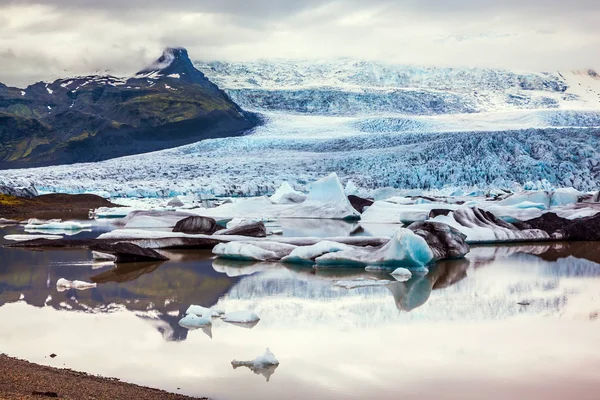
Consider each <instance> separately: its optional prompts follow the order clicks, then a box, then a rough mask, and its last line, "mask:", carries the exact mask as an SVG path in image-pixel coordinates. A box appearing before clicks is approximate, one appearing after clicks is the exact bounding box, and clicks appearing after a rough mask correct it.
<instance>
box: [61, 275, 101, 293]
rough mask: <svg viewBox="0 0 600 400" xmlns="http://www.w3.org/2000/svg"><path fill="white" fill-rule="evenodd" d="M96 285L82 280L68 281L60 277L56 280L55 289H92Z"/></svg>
mask: <svg viewBox="0 0 600 400" xmlns="http://www.w3.org/2000/svg"><path fill="white" fill-rule="evenodd" d="M96 286H97V284H95V283H89V282H84V281H77V280H76V281H70V280H67V279H65V278H60V279H59V280H58V281H56V290H58V291H59V292H64V291H65V290H69V289H77V290H86V289H93V288H95V287H96Z"/></svg>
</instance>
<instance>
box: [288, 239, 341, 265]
mask: <svg viewBox="0 0 600 400" xmlns="http://www.w3.org/2000/svg"><path fill="white" fill-rule="evenodd" d="M350 248H351V246H348V245H346V244H342V243H338V242H331V241H329V240H323V241H321V242H319V243H317V244H314V245H312V246H300V247H296V248H295V249H294V250H292V252H291V253H290V254H289V255H287V256H285V257H283V258H282V259H281V261H282V262H286V263H293V264H302V263H307V264H312V263H314V260H315V259H316V258H317V257H320V256H322V255H323V254H327V253H334V252H337V251H342V250H348V249H350Z"/></svg>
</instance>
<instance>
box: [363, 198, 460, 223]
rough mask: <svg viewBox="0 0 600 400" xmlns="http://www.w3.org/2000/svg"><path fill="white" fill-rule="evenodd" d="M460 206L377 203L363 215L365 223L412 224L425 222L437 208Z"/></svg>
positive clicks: (456, 206) (455, 207) (455, 206)
mask: <svg viewBox="0 0 600 400" xmlns="http://www.w3.org/2000/svg"><path fill="white" fill-rule="evenodd" d="M396 199H397V198H396ZM459 207H460V206H458V205H454V204H445V203H429V204H418V205H414V204H394V203H390V202H387V201H376V202H375V203H373V205H371V206H370V207H369V208H368V209H367V210H365V212H364V213H363V214H362V218H361V221H362V222H364V223H390V224H398V223H403V224H412V223H413V222H417V221H425V220H426V219H427V218H428V217H429V212H430V211H431V210H433V209H436V208H445V209H457V208H459Z"/></svg>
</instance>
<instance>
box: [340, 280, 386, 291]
mask: <svg viewBox="0 0 600 400" xmlns="http://www.w3.org/2000/svg"><path fill="white" fill-rule="evenodd" d="M391 283H393V282H392V281H388V280H377V279H364V278H359V279H353V280H346V281H335V282H334V283H333V286H339V287H342V288H344V289H356V288H361V287H368V286H386V285H389V284H391Z"/></svg>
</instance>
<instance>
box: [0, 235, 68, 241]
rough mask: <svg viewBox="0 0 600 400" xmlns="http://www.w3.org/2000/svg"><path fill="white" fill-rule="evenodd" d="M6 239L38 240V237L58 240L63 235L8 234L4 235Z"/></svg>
mask: <svg viewBox="0 0 600 400" xmlns="http://www.w3.org/2000/svg"><path fill="white" fill-rule="evenodd" d="M4 239H6V240H12V241H15V242H27V241H29V240H36V239H47V240H58V239H62V236H58V235H6V236H4Z"/></svg>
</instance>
